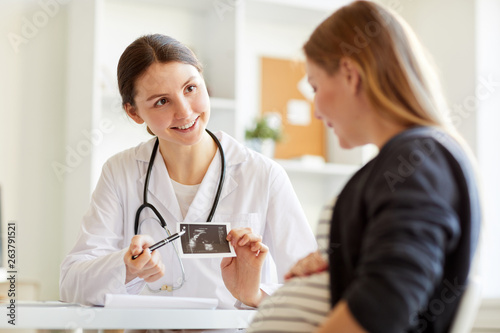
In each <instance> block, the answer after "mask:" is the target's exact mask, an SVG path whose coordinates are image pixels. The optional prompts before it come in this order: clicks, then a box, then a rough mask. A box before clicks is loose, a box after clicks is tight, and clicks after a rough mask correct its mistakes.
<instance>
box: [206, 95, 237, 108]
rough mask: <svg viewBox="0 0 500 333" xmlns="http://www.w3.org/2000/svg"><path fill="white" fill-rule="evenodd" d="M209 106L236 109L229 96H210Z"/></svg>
mask: <svg viewBox="0 0 500 333" xmlns="http://www.w3.org/2000/svg"><path fill="white" fill-rule="evenodd" d="M210 107H211V108H212V109H213V110H228V111H235V110H236V102H235V100H234V99H230V98H219V97H210Z"/></svg>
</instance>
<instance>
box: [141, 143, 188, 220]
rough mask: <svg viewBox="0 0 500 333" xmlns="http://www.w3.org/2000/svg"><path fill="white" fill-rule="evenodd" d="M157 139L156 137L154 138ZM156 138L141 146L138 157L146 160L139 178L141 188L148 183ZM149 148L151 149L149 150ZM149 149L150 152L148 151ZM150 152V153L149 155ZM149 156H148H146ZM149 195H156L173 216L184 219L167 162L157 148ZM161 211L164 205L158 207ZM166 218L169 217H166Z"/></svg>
mask: <svg viewBox="0 0 500 333" xmlns="http://www.w3.org/2000/svg"><path fill="white" fill-rule="evenodd" d="M154 140H156V139H154ZM154 140H152V143H151V144H149V143H148V144H145V145H143V146H142V147H141V149H143V150H142V151H141V150H139V152H138V159H139V160H142V161H145V162H146V163H145V167H144V169H143V170H144V172H143V174H142V176H141V178H140V179H139V183H140V184H141V188H142V189H143V188H144V184H145V183H146V174H147V170H148V163H149V159H150V155H151V151H152V149H153V144H154ZM148 149H149V150H148ZM147 151H149V153H147ZM148 154H149V155H148ZM146 156H147V157H146ZM148 194H149V197H151V196H152V197H154V198H155V199H156V200H157V201H159V202H160V203H161V204H162V205H163V208H164V209H166V210H168V212H169V213H170V214H171V215H172V216H173V218H174V219H175V220H176V221H182V213H181V208H180V207H179V202H178V201H177V197H176V196H175V192H174V189H173V187H172V182H171V181H170V176H169V174H168V170H167V167H166V166H165V162H164V161H163V158H162V156H161V154H160V151H159V150H157V152H156V158H155V161H154V164H153V169H152V170H151V176H150V178H149V187H148ZM148 201H149V202H150V203H151V202H152V200H151V199H149V198H148ZM156 209H158V210H159V211H160V212H162V211H164V209H162V207H156ZM164 218H165V219H166V220H167V219H168V218H167V217H164Z"/></svg>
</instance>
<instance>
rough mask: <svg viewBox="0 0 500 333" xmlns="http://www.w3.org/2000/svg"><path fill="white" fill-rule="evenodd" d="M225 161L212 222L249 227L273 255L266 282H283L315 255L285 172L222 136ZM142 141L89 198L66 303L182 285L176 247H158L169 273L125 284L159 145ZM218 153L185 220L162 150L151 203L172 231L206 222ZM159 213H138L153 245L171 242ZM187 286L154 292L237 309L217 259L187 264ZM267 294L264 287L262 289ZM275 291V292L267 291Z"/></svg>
mask: <svg viewBox="0 0 500 333" xmlns="http://www.w3.org/2000/svg"><path fill="white" fill-rule="evenodd" d="M217 137H218V138H219V139H220V141H221V144H222V147H223V149H224V153H225V156H226V179H225V182H224V186H223V190H222V194H221V196H220V201H219V205H218V207H217V210H216V212H215V215H214V218H213V222H230V223H231V227H232V228H236V227H251V228H252V229H253V232H254V233H255V234H261V235H262V236H263V242H264V243H265V244H266V245H267V246H268V247H269V249H270V255H271V256H272V259H273V260H274V262H276V268H277V271H276V270H275V271H274V274H273V270H274V269H275V265H274V263H273V260H270V258H269V256H268V258H267V259H266V261H265V263H264V269H263V273H262V283H263V286H264V285H268V284H273V283H274V284H276V281H275V279H274V281H273V276H276V273H277V277H278V279H279V282H282V277H283V275H284V274H285V273H286V272H287V270H288V269H289V268H290V267H291V265H292V264H294V263H295V262H296V261H297V260H298V259H300V258H302V257H304V256H305V255H307V254H309V253H310V252H313V251H315V250H316V247H317V246H316V241H315V239H314V236H313V233H312V231H311V228H310V227H309V224H308V223H307V220H306V217H305V215H304V212H303V211H302V208H301V206H300V203H299V201H298V199H297V196H296V195H295V192H294V191H293V188H292V185H291V183H290V181H289V179H288V177H287V174H286V172H285V171H284V170H283V168H282V167H281V166H279V165H278V164H277V163H276V162H274V161H272V160H270V159H268V158H265V157H263V156H262V155H260V154H258V153H256V152H254V151H251V150H249V149H248V148H246V147H244V146H243V145H241V144H240V143H238V142H237V141H236V140H234V139H233V138H232V137H230V136H229V135H227V134H225V133H223V132H219V133H217ZM155 140H156V139H151V140H150V141H148V142H145V143H142V144H140V145H138V146H137V147H135V148H132V149H128V150H126V151H123V152H121V153H119V154H117V155H115V156H113V157H112V158H110V159H109V160H108V161H107V162H106V164H105V165H104V167H103V170H102V174H101V177H100V179H99V182H98V184H97V186H96V189H95V191H94V193H93V195H92V199H91V203H90V208H89V210H88V212H87V214H86V215H85V216H84V218H83V222H82V227H81V231H80V234H79V237H78V240H77V243H76V245H75V247H74V248H73V249H72V250H71V252H70V253H69V254H68V256H67V257H66V258H65V259H64V261H63V263H62V265H61V279H60V293H61V299H62V300H63V301H67V302H78V303H83V304H92V305H102V304H104V296H105V294H106V293H111V294H126V293H128V294H139V293H149V290H150V289H153V290H154V289H159V287H160V286H161V285H163V284H169V285H172V284H174V285H175V284H177V283H178V282H179V281H180V280H179V279H180V277H181V269H180V265H179V263H178V261H177V257H176V256H175V252H174V250H173V247H172V246H171V244H168V245H166V246H163V247H162V248H160V249H159V251H160V254H161V256H162V259H163V261H164V263H165V267H166V268H165V275H164V276H163V277H162V278H161V279H160V280H159V281H156V282H154V283H151V284H149V286H148V287H147V288H144V286H145V284H146V283H145V282H144V281H143V280H142V279H139V278H136V279H135V280H133V281H131V282H129V283H128V284H125V271H126V270H125V264H124V262H123V256H124V254H125V252H126V251H127V249H128V246H129V244H130V240H131V238H132V237H133V236H134V221H135V215H136V211H137V208H138V207H139V206H140V205H141V204H142V202H143V191H144V182H145V178H146V172H147V167H148V162H149V159H150V155H151V151H152V149H153V145H154V141H155ZM220 167H221V162H220V154H219V152H217V154H216V156H215V157H214V159H213V161H212V162H211V164H210V167H209V168H208V171H207V173H206V175H205V177H204V178H203V181H202V183H201V185H200V187H199V190H198V193H197V194H196V196H195V198H194V200H193V202H192V204H191V206H190V208H189V210H188V212H187V214H186V217H185V218H184V219H183V218H182V214H181V211H180V208H179V204H178V202H177V198H176V196H175V192H174V190H173V187H172V184H171V181H170V177H169V175H168V171H167V169H166V167H165V163H164V161H163V159H162V158H161V155H160V153H158V155H157V158H156V159H155V162H154V166H153V169H152V172H151V178H150V183H149V189H148V193H149V194H148V202H149V203H151V204H153V205H154V206H155V207H156V208H157V209H158V210H159V212H160V213H161V215H162V216H163V218H164V219H165V221H166V223H167V226H168V228H169V229H170V231H171V232H172V233H174V232H175V230H176V223H177V222H178V221H185V222H205V221H206V219H207V216H208V213H209V211H210V209H211V207H212V204H213V200H214V197H215V193H216V190H217V184H218V181H219V177H220V170H221V168H220ZM153 216H154V214H153V213H152V211H151V210H150V209H145V210H144V211H143V213H142V214H141V221H144V222H143V224H142V225H141V230H140V233H142V234H145V233H147V234H150V235H151V236H152V237H153V238H154V239H155V241H158V240H160V239H163V238H165V237H166V233H165V231H164V230H163V229H161V227H160V226H159V224H158V223H157V222H156V221H155V220H153V219H152V217H153ZM182 261H183V263H184V268H185V272H186V282H185V284H184V286H183V287H182V288H180V289H179V290H174V291H173V292H167V291H161V292H159V293H157V294H162V295H171V296H182V297H207V298H217V299H219V308H234V304H235V299H234V298H233V297H232V295H231V294H230V293H229V292H228V290H227V289H226V288H225V286H224V283H223V281H222V277H221V270H220V261H221V259H220V258H198V259H196V258H187V259H184V258H183V259H182ZM263 288H264V289H265V287H263ZM268 290H270V289H268Z"/></svg>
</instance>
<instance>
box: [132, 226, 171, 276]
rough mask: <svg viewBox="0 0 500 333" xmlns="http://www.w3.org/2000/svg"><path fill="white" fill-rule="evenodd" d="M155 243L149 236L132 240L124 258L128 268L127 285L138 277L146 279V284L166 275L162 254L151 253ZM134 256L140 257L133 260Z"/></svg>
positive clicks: (141, 236) (138, 236) (135, 237)
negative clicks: (150, 248)
mask: <svg viewBox="0 0 500 333" xmlns="http://www.w3.org/2000/svg"><path fill="white" fill-rule="evenodd" d="M153 243H154V241H153V239H152V238H151V237H150V236H147V235H136V236H134V237H133V238H132V241H131V242H130V246H129V248H128V251H127V252H126V253H125V256H124V257H123V261H124V262H125V267H126V268H127V275H126V278H125V284H127V283H129V282H130V281H132V280H133V279H135V278H136V277H139V278H141V279H144V281H146V282H154V281H156V280H158V279H159V278H161V277H162V276H163V274H165V265H164V264H163V262H162V260H161V255H160V253H159V252H158V251H156V250H155V251H153V252H149V249H148V247H149V246H151V245H153ZM141 252H142V253H141ZM134 255H139V256H138V257H137V258H136V259H132V256H134Z"/></svg>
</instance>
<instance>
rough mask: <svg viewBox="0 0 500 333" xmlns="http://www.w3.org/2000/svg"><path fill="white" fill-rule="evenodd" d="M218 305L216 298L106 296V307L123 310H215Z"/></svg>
mask: <svg viewBox="0 0 500 333" xmlns="http://www.w3.org/2000/svg"><path fill="white" fill-rule="evenodd" d="M218 304H219V301H218V300H217V299H216V298H198V297H171V296H149V295H117V294H106V300H105V301H104V307H107V308H121V309H131V308H135V309H137V308H149V309H215V308H216V307H217V305H218Z"/></svg>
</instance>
